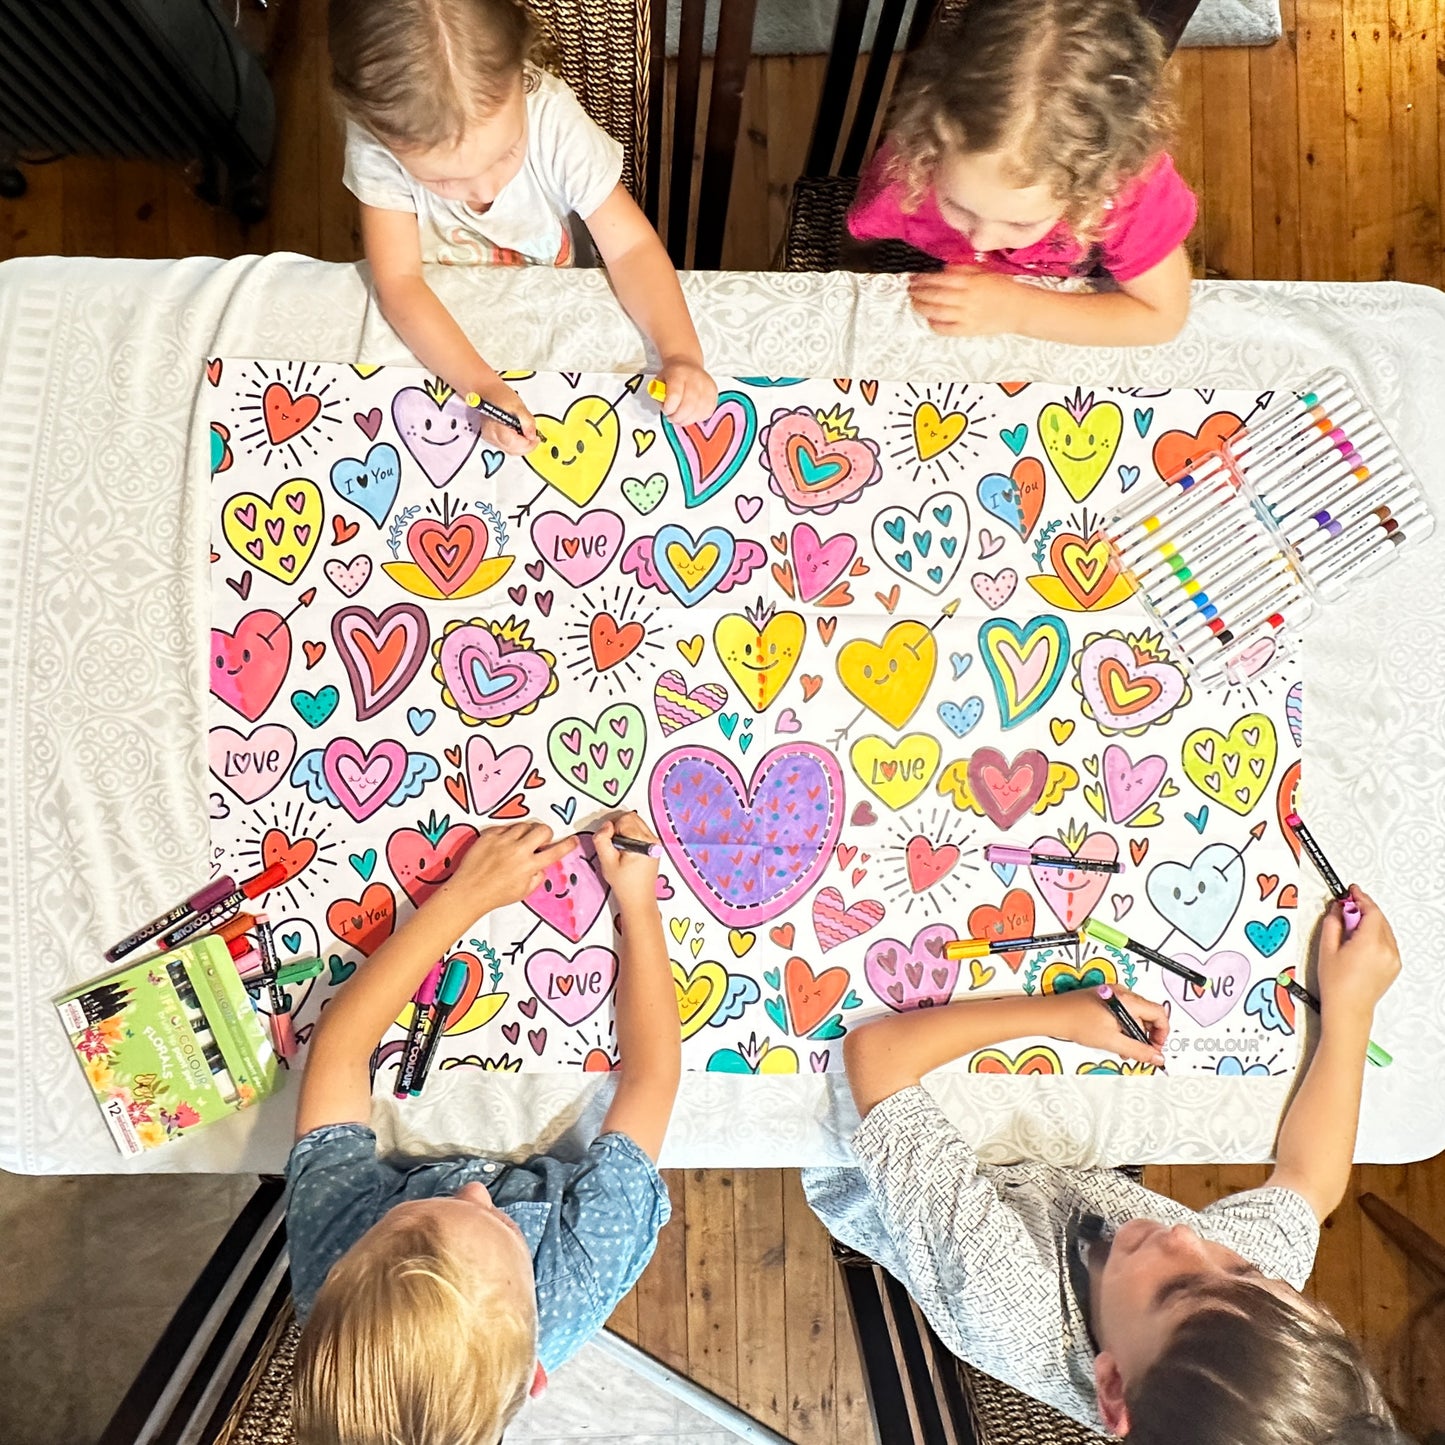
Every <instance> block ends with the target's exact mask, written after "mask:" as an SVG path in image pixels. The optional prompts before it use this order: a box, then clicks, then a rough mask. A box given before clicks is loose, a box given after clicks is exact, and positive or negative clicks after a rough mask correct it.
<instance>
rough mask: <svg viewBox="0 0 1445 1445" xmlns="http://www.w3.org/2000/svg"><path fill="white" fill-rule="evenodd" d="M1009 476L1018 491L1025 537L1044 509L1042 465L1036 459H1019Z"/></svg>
mask: <svg viewBox="0 0 1445 1445" xmlns="http://www.w3.org/2000/svg"><path fill="white" fill-rule="evenodd" d="M1009 476H1011V477H1012V478H1013V479H1014V485H1015V486H1016V487H1017V488H1018V489H1019V511H1020V512H1022V513H1023V521H1024V533H1023V534H1024V536H1025V537H1027V536H1028V535H1029V533H1030V532H1032V531H1033V529H1034V523H1036V522H1037V521H1038V520H1039V513H1040V512H1042V511H1043V509H1044V487H1045V478H1044V464H1043V463H1042V462H1041V461H1039V460H1038V459H1037V458H1036V457H1020V458H1019V460H1018V461H1016V462H1015V463H1014V465H1013V470H1012V471H1011V472H1010V473H1009Z"/></svg>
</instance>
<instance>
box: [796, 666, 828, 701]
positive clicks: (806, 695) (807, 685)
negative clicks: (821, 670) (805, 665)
mask: <svg viewBox="0 0 1445 1445" xmlns="http://www.w3.org/2000/svg"><path fill="white" fill-rule="evenodd" d="M798 681H799V682H801V683H802V684H803V701H804V702H812V700H813V698H814V697H816V696H817V692H818V689H819V688H820V687H822V685H823V679H822V678H821V677H816V676H814V675H813V674H812V673H810V672H801V673H799V674H798Z"/></svg>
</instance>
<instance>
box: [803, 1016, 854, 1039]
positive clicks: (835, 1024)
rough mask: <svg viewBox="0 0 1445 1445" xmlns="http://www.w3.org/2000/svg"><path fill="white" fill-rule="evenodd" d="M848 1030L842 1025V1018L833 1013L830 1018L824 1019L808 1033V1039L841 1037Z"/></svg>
mask: <svg viewBox="0 0 1445 1445" xmlns="http://www.w3.org/2000/svg"><path fill="white" fill-rule="evenodd" d="M847 1032H848V1030H847V1029H845V1028H844V1027H843V1020H842V1019H841V1018H840V1017H839V1016H838V1015H837V1014H833V1015H832V1017H831V1018H827V1019H825V1020H824V1021H823V1022H822V1023H820V1024H819V1025H818V1027H817V1028H815V1029H814V1030H813V1032H812V1033H810V1034H809V1035H808V1037H809V1038H810V1039H841V1038H842V1037H843V1035H844V1034H845V1033H847Z"/></svg>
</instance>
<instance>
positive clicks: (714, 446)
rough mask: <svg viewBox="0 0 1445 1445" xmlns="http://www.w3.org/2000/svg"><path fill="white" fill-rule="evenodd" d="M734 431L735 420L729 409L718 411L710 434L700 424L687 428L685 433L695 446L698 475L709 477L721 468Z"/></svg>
mask: <svg viewBox="0 0 1445 1445" xmlns="http://www.w3.org/2000/svg"><path fill="white" fill-rule="evenodd" d="M736 431H737V421H736V420H735V418H734V417H733V414H732V412H731V411H723V412H719V413H718V416H717V425H716V426H715V427H714V428H713V429H712V433H711V435H709V434H708V433H706V432H705V431H703V429H702V428H701V427H700V426H690V427H688V428H687V434H688V436H690V437H691V438H692V444H693V445H694V446H695V447H696V448H697V460H698V475H699V476H700V477H711V476H713V475H715V474H716V473H718V472H720V471H721V470H722V466H723V463H724V462H725V461H726V460H727V458H728V453H729V452H731V450H732V445H733V436H734V434H735V433H736Z"/></svg>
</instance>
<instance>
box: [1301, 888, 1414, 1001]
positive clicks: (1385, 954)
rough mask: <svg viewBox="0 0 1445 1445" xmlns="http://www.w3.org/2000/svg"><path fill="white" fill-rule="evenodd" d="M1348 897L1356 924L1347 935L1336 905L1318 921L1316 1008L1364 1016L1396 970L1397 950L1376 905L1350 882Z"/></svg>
mask: <svg viewBox="0 0 1445 1445" xmlns="http://www.w3.org/2000/svg"><path fill="white" fill-rule="evenodd" d="M1350 897H1351V898H1353V899H1354V901H1355V903H1356V905H1357V906H1358V907H1359V910H1360V922H1359V924H1358V926H1357V927H1356V928H1355V930H1354V932H1353V933H1351V934H1350V936H1349V937H1348V938H1346V937H1345V925H1344V919H1343V917H1342V911H1341V910H1342V905H1341V904H1340V903H1331V904H1330V907H1329V911H1328V912H1327V913H1326V914H1325V917H1324V922H1323V923H1321V925H1320V957H1319V975H1318V978H1319V992H1320V1009H1321V1012H1322V1013H1323V1014H1324V1015H1325V1016H1326V1017H1328V1016H1329V1015H1330V1014H1332V1013H1334V1012H1336V1011H1339V1012H1340V1013H1342V1014H1345V1015H1349V1014H1356V1015H1358V1016H1359V1017H1360V1018H1363V1019H1366V1020H1368V1019H1369V1017H1370V1015H1371V1014H1372V1013H1374V1011H1375V1005H1376V1004H1377V1003H1379V1001H1380V1000H1381V999H1382V998H1383V997H1384V995H1385V991H1386V990H1387V989H1388V988H1389V987H1390V985H1391V984H1392V983H1394V981H1395V978H1396V976H1397V975H1398V974H1399V972H1400V948H1399V945H1398V944H1397V943H1396V942H1395V933H1394V930H1393V929H1392V928H1391V927H1390V922H1389V920H1388V919H1387V918H1386V917H1385V915H1384V914H1383V913H1382V912H1381V911H1380V906H1379V904H1377V903H1376V902H1375V900H1374V899H1373V898H1371V897H1370V896H1369V894H1368V893H1365V892H1364V891H1363V890H1361V889H1360V888H1358V887H1357V886H1356V885H1354V884H1351V885H1350Z"/></svg>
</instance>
